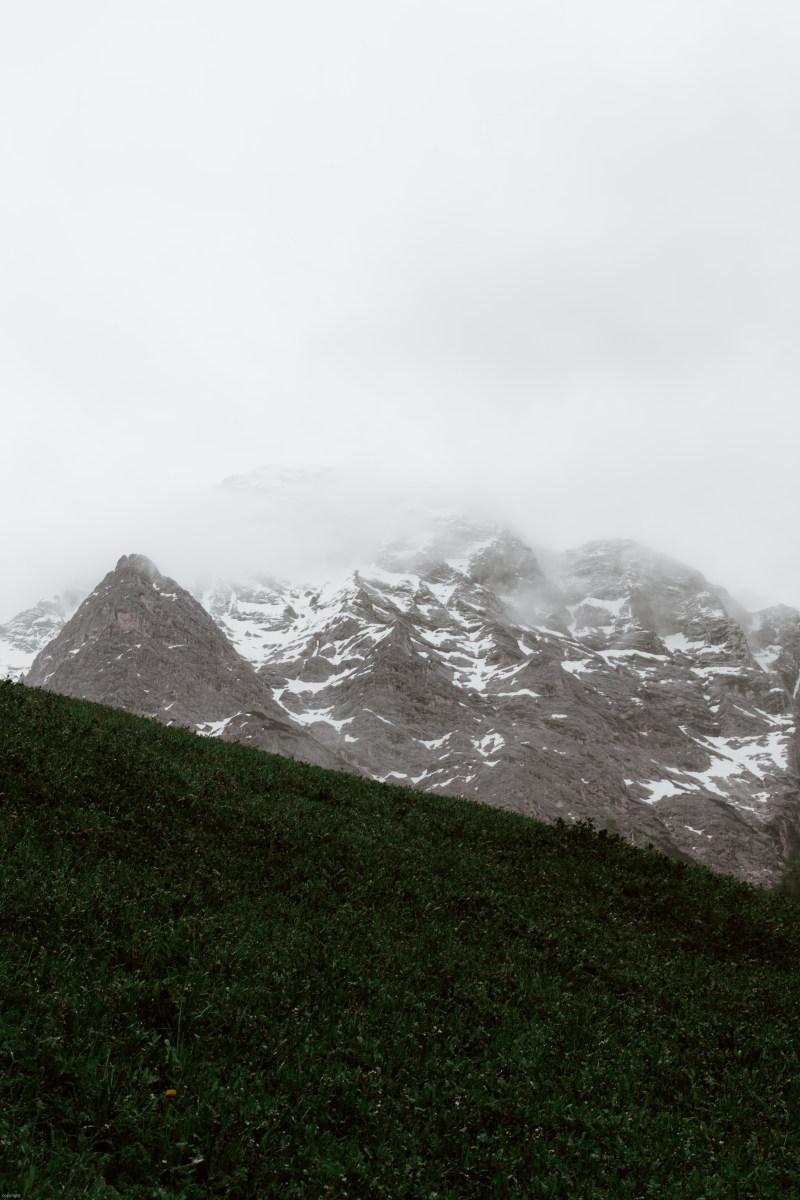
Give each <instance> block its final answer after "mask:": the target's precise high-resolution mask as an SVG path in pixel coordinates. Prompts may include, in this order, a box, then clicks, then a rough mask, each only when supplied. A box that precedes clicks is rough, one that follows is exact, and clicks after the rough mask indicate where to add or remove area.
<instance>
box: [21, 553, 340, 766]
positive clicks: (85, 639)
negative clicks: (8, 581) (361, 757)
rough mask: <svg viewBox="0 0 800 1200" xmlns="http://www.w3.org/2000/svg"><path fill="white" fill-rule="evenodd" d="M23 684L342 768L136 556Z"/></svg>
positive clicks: (188, 599) (176, 589) (199, 611)
mask: <svg viewBox="0 0 800 1200" xmlns="http://www.w3.org/2000/svg"><path fill="white" fill-rule="evenodd" d="M25 682H26V683H27V684H28V685H29V686H31V687H45V688H49V689H50V690H52V691H55V692H61V693H62V694H64V695H67V696H75V697H78V698H80V699H86V700H96V701H100V702H102V703H104V704H109V705H113V706H114V707H116V708H123V709H125V710H126V711H128V712H132V713H137V714H139V715H141V716H148V717H155V718H156V719H157V720H160V721H163V722H164V723H165V724H176V725H186V726H189V727H190V728H192V729H196V730H197V731H198V732H199V733H207V734H214V735H216V736H221V737H225V738H228V739H232V740H237V741H244V742H247V743H249V744H250V745H253V746H257V747H259V748H260V749H264V750H270V751H273V752H275V753H279V754H286V755H292V756H294V757H296V758H301V759H304V760H305V761H307V762H313V763H316V764H317V765H320V766H329V767H341V766H343V763H342V762H341V760H339V759H338V757H337V756H336V755H335V754H334V753H332V752H330V751H328V750H326V749H325V748H324V747H323V746H321V745H320V744H319V743H318V742H317V741H316V739H315V738H314V737H313V736H312V735H311V734H309V733H308V732H306V731H305V730H303V729H302V728H300V727H298V725H297V724H296V723H294V722H292V721H291V720H290V719H287V716H286V713H285V712H284V711H283V710H282V709H281V708H280V707H279V706H278V705H277V704H276V703H275V701H274V700H273V698H272V695H271V693H270V691H269V688H268V687H265V685H264V682H263V681H262V680H261V679H259V678H258V676H257V675H256V673H255V671H254V670H253V668H252V666H251V665H250V663H248V662H246V661H245V660H244V659H242V658H241V657H240V656H239V654H237V653H236V651H235V650H234V648H233V646H231V644H230V643H229V642H228V640H227V639H226V638H225V637H224V636H223V634H222V633H221V632H220V630H219V629H218V628H217V626H216V625H215V624H214V622H213V621H212V620H211V618H210V617H209V615H208V613H206V612H205V611H204V609H203V608H201V606H200V605H199V604H198V603H197V601H196V600H195V599H194V598H193V597H192V596H191V595H190V594H189V593H188V592H187V591H185V590H184V589H183V588H182V587H180V586H179V585H178V584H177V583H176V582H175V581H174V580H172V579H168V578H166V577H165V576H163V575H161V574H160V573H159V572H158V570H157V569H156V568H155V567H154V566H153V564H152V563H151V562H150V561H149V560H148V559H146V558H144V557H143V556H142V555H139V554H131V555H127V556H124V557H123V558H121V559H120V560H119V562H118V563H117V565H116V567H115V569H114V570H113V571H111V572H109V574H108V575H106V577H105V579H103V581H102V583H100V584H99V585H98V587H96V588H95V590H94V591H93V592H92V594H91V595H90V596H89V597H88V598H87V599H86V600H85V601H84V602H83V604H81V605H80V607H79V608H78V610H77V611H76V612H75V614H74V615H73V616H72V618H71V619H70V620H69V621H68V622H67V623H66V624H65V625H64V627H63V628H62V629H61V631H60V632H59V633H58V635H57V636H56V637H55V638H54V639H53V640H52V641H51V642H49V643H48V645H46V646H45V647H44V649H42V650H41V651H40V652H39V654H38V655H37V656H36V658H35V659H34V661H33V663H32V665H31V669H30V671H29V672H28V675H27V677H26V680H25Z"/></svg>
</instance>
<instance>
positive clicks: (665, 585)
mask: <svg viewBox="0 0 800 1200" xmlns="http://www.w3.org/2000/svg"><path fill="white" fill-rule="evenodd" d="M198 601H199V603H198ZM798 680H800V614H798V613H797V612H796V611H795V610H793V609H789V608H784V607H778V608H773V609H767V610H765V611H764V612H761V613H756V614H749V613H747V612H745V610H744V609H742V608H741V607H740V606H738V605H737V604H736V603H735V602H734V601H733V600H732V599H731V598H730V597H729V596H728V595H727V593H726V592H725V591H724V590H723V589H721V588H718V587H716V586H713V585H711V584H710V583H709V582H708V581H707V580H706V579H705V578H704V576H703V575H701V574H700V573H699V572H698V571H696V570H693V569H691V568H689V567H686V566H684V565H683V564H681V563H678V562H675V561H674V560H672V559H669V558H667V557H665V556H663V555H660V554H657V553H656V552H654V551H652V550H649V549H647V548H646V547H643V546H640V545H638V544H636V543H634V542H630V541H600V542H591V543H588V544H587V545H585V546H582V547H580V548H579V549H577V550H572V551H569V552H567V553H565V554H563V555H562V556H560V558H558V559H557V560H554V561H553V562H548V566H547V572H546V573H545V571H543V569H542V567H541V565H540V563H539V562H538V560H537V558H536V556H535V554H534V553H533V551H532V550H531V548H530V547H529V546H527V545H526V544H525V543H524V542H523V541H522V540H521V539H520V538H518V537H517V536H515V534H514V533H513V532H511V531H509V530H503V529H499V528H496V527H493V526H488V525H480V524H476V523H475V522H470V521H466V520H462V519H458V518H455V517H452V516H451V517H445V516H438V517H437V518H436V519H434V520H432V521H431V522H430V523H429V527H428V530H427V532H426V533H425V535H424V536H421V535H420V534H419V532H418V533H417V535H416V536H415V540H414V541H413V544H410V543H405V542H401V541H396V542H394V543H392V544H391V545H389V546H388V547H385V548H384V549H383V551H382V552H381V553H380V554H378V555H377V556H375V558H374V561H373V562H372V563H371V564H368V565H367V564H365V565H363V566H362V567H361V568H359V569H358V570H352V571H344V572H343V573H342V574H341V575H340V576H339V577H338V578H336V579H334V580H333V581H331V582H328V583H327V584H325V585H324V586H319V585H317V586H298V585H296V584H293V583H289V582H286V581H281V580H275V579H269V578H266V577H261V578H256V579H251V580H249V581H244V582H242V581H238V582H237V581H231V580H227V581H217V582H216V583H214V584H211V585H209V586H207V587H204V588H203V589H202V590H198V592H197V595H196V598H193V597H192V596H191V595H190V594H189V593H188V592H186V591H184V590H183V589H182V588H180V587H179V585H178V584H177V583H175V582H174V581H172V580H167V579H164V578H163V577H162V576H160V575H158V573H157V572H156V571H155V568H154V567H153V566H152V564H150V563H148V562H147V560H145V559H142V558H140V557H139V556H131V557H130V558H123V559H121V560H120V563H119V564H118V566H117V568H116V570H115V571H114V572H112V573H111V574H110V575H108V576H107V577H106V579H105V580H104V581H103V583H102V584H101V585H100V586H99V587H98V588H97V589H96V590H95V592H94V593H92V596H90V597H89V598H88V599H87V600H86V601H85V602H84V605H83V606H82V607H81V608H80V609H79V610H78V612H76V614H75V615H74V617H73V618H72V619H71V621H69V622H68V623H67V624H66V625H65V626H64V628H63V629H62V630H61V632H60V633H59V634H58V635H57V637H56V638H55V639H54V640H53V641H52V643H51V644H50V645H48V646H47V647H46V648H45V649H44V650H42V651H41V652H40V653H39V655H38V657H37V658H36V660H35V662H34V664H33V666H32V668H31V671H30V674H29V675H28V678H27V682H28V683H29V684H32V685H39V686H47V687H49V688H51V689H52V690H56V691H63V692H66V693H67V694H69V695H76V696H84V697H87V698H92V699H100V700H103V701H105V702H106V703H109V704H114V705H117V706H118V707H122V708H128V709H130V710H131V711H134V712H137V713H142V714H145V715H152V716H156V717H158V719H160V720H163V721H166V722H170V721H172V722H175V723H177V724H187V725H189V726H190V727H191V728H194V729H196V730H197V731H198V732H206V733H215V734H220V735H221V736H224V737H226V738H229V739H237V740H244V741H248V742H250V744H253V745H258V746H263V747H264V748H266V749H277V750H279V751H280V752H282V753H294V754H295V755H296V757H300V758H306V759H307V760H308V761H314V762H321V761H322V760H321V757H320V756H321V755H323V754H328V755H329V756H330V759H331V760H332V761H335V762H336V764H337V765H338V766H340V767H341V766H343V765H346V767H347V769H348V770H352V771H356V772H360V773H363V774H366V775H368V776H370V777H372V778H375V779H379V780H384V781H388V782H397V783H402V784H407V785H410V786H413V787H417V788H420V789H424V790H426V791H432V792H440V793H448V794H458V795H463V796H467V797H470V798H472V799H475V800H480V801H483V802H485V803H488V804H492V805H495V806H499V807H503V808H509V809H513V810H515V811H518V812H521V813H525V814H529V815H532V816H536V817H540V818H543V819H546V820H550V821H552V820H555V819H556V818H558V817H563V818H564V819H565V820H567V821H579V820H582V819H583V820H585V819H587V818H590V819H592V820H593V821H594V822H595V824H597V825H598V826H603V827H605V828H608V829H609V830H611V831H614V832H619V833H621V834H623V835H624V836H625V837H626V838H627V839H628V840H629V841H631V842H633V843H634V844H637V845H644V844H646V843H648V842H652V843H653V844H654V845H656V846H658V847H659V848H660V849H662V850H663V851H665V852H666V853H667V854H669V855H671V856H672V857H675V858H678V859H682V860H685V861H696V862H699V863H702V864H704V865H707V866H709V867H712V868H713V869H715V870H717V871H722V872H727V873H730V874H732V875H736V876H738V877H740V878H742V879H745V880H748V881H750V882H752V883H758V884H761V885H765V886H770V885H772V884H774V883H775V882H776V881H777V879H778V877H779V875H780V874H781V872H782V870H783V867H784V865H785V864H786V862H787V861H788V860H789V859H791V858H792V857H793V856H794V855H795V854H796V853H797V851H798V849H800V805H799V804H798V799H799V791H798V740H797V739H798V732H797V728H798V727H797V697H798ZM288 746H294V747H295V748H294V749H293V750H292V749H286V747H288ZM313 755H317V757H313ZM323 765H329V764H328V762H325V763H324V764H323Z"/></svg>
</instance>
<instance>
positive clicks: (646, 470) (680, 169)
mask: <svg viewBox="0 0 800 1200" xmlns="http://www.w3.org/2000/svg"><path fill="white" fill-rule="evenodd" d="M799 34H800V8H799V7H798V6H797V4H796V3H793V2H792V0H758V2H756V0H752V2H750V0H748V2H737V0H669V3H667V2H666V0H663V2H662V0H605V2H604V3H602V4H600V3H598V2H597V0H520V2H516V0H419V2H417V0H338V2H337V3H335V4H334V3H331V2H330V0H293V2H292V3H289V4H287V3H280V4H278V3H273V2H272V0H225V2H224V3H223V2H222V0H215V2H204V0H157V2H153V0H137V3H136V4H132V3H131V4H121V3H119V4H116V3H111V4H110V3H108V0H98V2H96V3H92V2H90V0H71V2H70V3H69V4H64V3H63V0H30V3H27V4H18V5H6V6H5V7H4V12H3V20H2V28H1V29H0V117H1V118H2V119H1V121H0V162H1V163H2V176H1V179H2V186H0V389H1V392H0V394H2V423H1V424H0V439H1V440H0V445H2V472H0V489H1V492H0V501H2V509H3V516H4V519H3V532H2V555H1V556H0V557H1V559H2V572H3V577H2V579H0V620H2V619H6V618H7V617H9V616H10V615H11V614H12V613H13V612H14V611H16V610H17V609H19V608H21V607H24V606H26V605H27V604H29V603H31V602H32V601H34V600H35V599H37V598H38V596H39V595H41V594H45V593H46V592H48V591H53V590H58V589H59V588H60V587H63V586H65V585H67V584H69V583H72V582H81V581H86V582H87V583H88V584H89V585H92V584H93V583H94V582H96V578H97V577H99V576H100V575H102V574H103V573H104V572H105V571H106V570H108V569H110V567H112V566H113V565H114V562H115V561H116V559H117V558H118V557H119V555H120V554H123V553H128V552H131V551H136V552H141V553H145V554H149V555H150V556H151V557H153V558H154V559H155V560H156V562H157V563H158V565H159V566H160V567H161V569H162V570H164V571H166V572H169V573H173V572H177V570H178V568H179V567H182V566H183V564H184V563H186V562H188V557H187V554H188V555H189V557H191V555H194V560H195V561H197V562H198V563H201V562H202V561H203V560H204V558H209V559H213V558H214V557H215V555H218V553H219V550H220V546H221V545H222V543H223V542H224V543H225V544H226V545H227V546H228V548H230V545H231V544H234V543H236V541H237V539H244V540H246V541H247V543H248V547H249V545H250V544H251V542H252V538H253V530H252V522H250V523H247V522H245V523H244V524H243V525H242V527H241V529H239V528H237V522H236V520H235V519H234V518H233V517H230V518H229V519H227V520H226V522H225V523H224V524H225V529H224V532H221V531H220V528H219V526H220V522H219V521H217V522H214V521H213V520H211V519H210V518H209V508H208V503H207V502H204V503H205V507H204V503H201V502H200V500H199V499H198V497H200V496H202V495H206V497H207V495H208V492H207V491H204V489H208V488H210V487H212V486H213V485H215V484H217V483H218V482H219V481H220V480H221V479H223V478H224V477H226V476H230V475H233V474H239V473H243V472H247V471H250V470H252V469H253V468H256V467H258V466H259V465H261V464H263V463H273V464H279V465H280V464H283V465H287V466H298V467H302V466H308V465H313V464H321V465H323V466H325V465H329V466H335V467H337V468H341V469H343V471H344V473H345V475H346V476H347V477H348V478H350V479H355V478H357V477H359V475H360V473H361V472H363V471H364V470H365V469H366V470H367V471H368V472H369V473H371V476H372V478H373V483H372V484H371V485H370V495H369V496H365V500H364V504H365V506H367V507H368V509H369V519H370V521H371V522H374V521H375V517H376V514H379V513H380V510H381V500H380V497H379V495H375V494H374V493H377V492H380V488H379V487H378V486H377V485H376V484H375V483H374V481H375V479H378V480H386V481H388V483H389V487H390V489H393V494H396V493H397V490H398V488H405V487H407V488H408V490H409V491H414V490H416V489H418V488H419V487H421V486H422V484H423V483H424V482H425V481H426V480H428V481H430V480H434V479H438V480H439V481H441V482H442V483H444V484H445V485H446V486H447V487H449V488H451V489H452V491H453V494H454V496H459V497H461V496H465V495H466V496H468V497H476V498H479V499H480V500H481V503H485V504H486V505H488V506H489V507H494V508H495V509H497V510H502V511H503V512H504V513H507V514H508V517H509V519H511V520H513V521H515V522H516V523H517V525H518V527H519V528H520V529H521V530H522V531H523V532H525V533H526V536H528V537H529V538H531V539H532V540H534V541H538V542H541V543H545V544H551V545H554V546H567V545H574V544H577V543H579V542H580V541H583V540H586V539H588V538H592V537H603V536H608V537H635V538H639V539H640V540H643V541H645V542H648V543H649V544H651V545H653V546H655V547H656V548H659V549H662V550H664V551H666V552H668V553H672V554H674V555H676V556H678V557H680V558H682V559H684V560H685V561H687V562H689V563H691V564H692V565H693V566H696V567H698V568H699V569H700V570H702V571H703V572H704V573H705V574H706V575H708V576H709V577H710V578H712V579H713V580H715V581H717V582H720V583H722V584H724V585H725V586H727V587H728V588H729V589H730V590H731V591H733V592H734V594H736V595H738V596H741V597H743V598H744V599H745V601H746V602H749V603H753V604H755V603H758V602H762V603H767V602H773V601H776V600H784V601H785V602H787V603H792V604H795V605H797V606H800V554H798V537H797V525H798V512H800V484H799V483H798V472H797V468H796V458H797V446H798V425H799V424H800V421H799V419H798V415H797V414H798V404H797V399H796V393H797V381H798V378H800V370H799V368H800V362H798V359H799V358H800V343H799V341H798V329H800V222H798V212H800V156H798V145H800V72H798V70H797V61H798V52H799V51H800V46H799V45H798V35H799ZM276 504H279V501H278V500H276ZM357 509H358V505H355V511H354V505H353V501H352V497H349V498H348V499H347V501H346V502H345V503H344V505H343V506H342V507H341V509H340V511H342V512H343V513H346V514H348V519H352V521H353V522H354V524H355V525H357V523H358V519H359V518H358V512H357ZM331 511H339V510H337V509H336V506H335V505H334V506H333V508H332V509H331ZM154 514H158V515H157V518H156V516H155V515H154ZM303 519H304V521H305V522H306V524H307V525H309V524H311V523H312V522H313V514H310V513H308V512H306V513H305V514H304V518H303ZM320 519H322V515H321V518H320ZM286 521H287V527H291V529H292V533H291V536H292V537H301V536H302V534H301V532H300V531H298V530H297V529H296V528H295V527H293V526H291V521H292V518H290V517H289V516H288V515H287V517H286ZM279 523H280V522H279V521H278V519H277V515H275V514H273V528H275V527H277V525H278V524H279ZM295 525H296V520H295ZM312 541H313V538H312ZM179 547H180V548H181V553H180V554H179V553H178V548H179ZM187 547H188V548H189V551H187ZM269 555H270V539H269V536H268V535H267V534H265V536H264V542H263V556H264V558H265V559H266V558H269ZM270 565H271V564H270V562H267V561H265V562H264V563H263V567H264V569H265V570H269V569H270ZM187 582H188V581H187Z"/></svg>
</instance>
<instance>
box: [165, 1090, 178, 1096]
mask: <svg viewBox="0 0 800 1200" xmlns="http://www.w3.org/2000/svg"><path fill="white" fill-rule="evenodd" d="M177 1094H178V1093H177V1091H176V1090H175V1088H167V1090H166V1091H165V1092H164V1095H165V1096H177Z"/></svg>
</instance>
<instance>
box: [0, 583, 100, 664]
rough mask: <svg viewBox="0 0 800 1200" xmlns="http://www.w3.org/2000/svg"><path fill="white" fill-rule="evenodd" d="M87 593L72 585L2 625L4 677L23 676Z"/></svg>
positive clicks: (0, 652)
mask: <svg viewBox="0 0 800 1200" xmlns="http://www.w3.org/2000/svg"><path fill="white" fill-rule="evenodd" d="M84 595H85V592H80V591H78V590H76V589H70V590H68V591H65V592H62V593H61V594H60V595H58V596H53V597H52V598H51V599H48V600H40V601H39V602H38V603H37V604H34V605H32V606H31V607H30V608H26V609H25V610H24V611H23V612H20V613H17V615H16V616H15V617H13V618H12V619H11V620H10V621H7V622H6V624H5V625H0V679H19V677H20V675H23V674H24V673H25V672H26V671H28V670H30V666H31V663H32V662H33V660H34V658H35V657H36V655H37V654H38V653H39V651H40V650H41V649H42V648H43V647H44V646H46V645H47V643H48V642H51V641H52V640H53V638H54V637H55V636H56V634H58V633H59V632H60V631H61V629H63V627H64V625H65V624H66V622H67V621H68V620H69V618H70V617H71V616H72V614H73V613H74V612H75V609H76V608H77V607H78V605H79V604H80V602H81V600H83V598H84Z"/></svg>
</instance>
